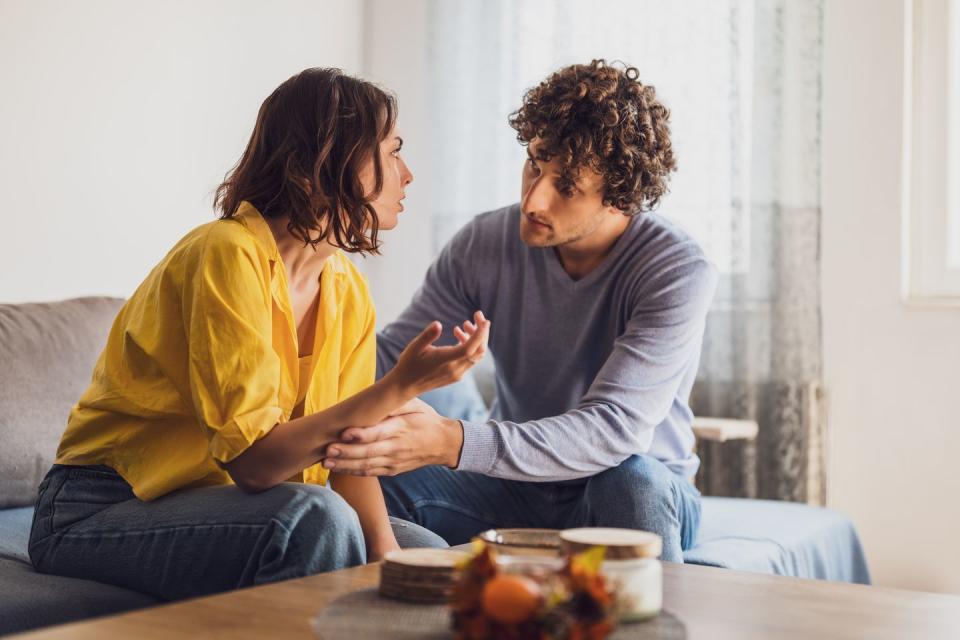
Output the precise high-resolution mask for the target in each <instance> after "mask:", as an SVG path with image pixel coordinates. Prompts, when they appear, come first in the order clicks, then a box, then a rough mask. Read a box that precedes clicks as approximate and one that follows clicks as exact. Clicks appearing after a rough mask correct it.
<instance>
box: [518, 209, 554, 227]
mask: <svg viewBox="0 0 960 640" xmlns="http://www.w3.org/2000/svg"><path fill="white" fill-rule="evenodd" d="M523 215H524V216H525V217H526V218H527V220H528V221H529V222H530V223H531V224H534V225H536V226H538V227H543V228H544V229H549V228H550V225H548V224H547V223H546V222H540V221H539V220H537V219H536V218H534V217H533V216H531V215H530V214H528V213H525V214H523Z"/></svg>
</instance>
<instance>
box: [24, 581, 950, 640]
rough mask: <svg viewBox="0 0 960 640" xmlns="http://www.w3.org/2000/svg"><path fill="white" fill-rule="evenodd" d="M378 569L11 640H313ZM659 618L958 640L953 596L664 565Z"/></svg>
mask: <svg viewBox="0 0 960 640" xmlns="http://www.w3.org/2000/svg"><path fill="white" fill-rule="evenodd" d="M378 572H379V567H378V566H377V565H367V566H364V567H355V568H353V569H345V570H343V571H337V572H334V573H327V574H321V575H316V576H310V577H308V578H300V579H296V580H288V581H286V582H280V583H276V584H271V585H266V586H263V587H256V588H252V589H243V590H240V591H234V592H231V593H225V594H220V595H216V596H209V597H206V598H198V599H196V600H189V601H185V602H180V603H174V604H168V605H163V606H159V607H154V608H151V609H142V610H140V611H134V612H131V613H126V614H121V615H117V616H111V617H106V618H100V619H96V620H90V621H86V622H77V623H72V624H67V625H62V626H59V627H52V628H49V629H44V630H40V631H35V632H31V633H27V634H23V635H21V636H17V637H18V638H24V639H26V638H29V639H31V640H40V639H44V640H55V639H56V640H62V639H64V638H78V639H86V638H89V639H90V640H104V639H105V638H141V639H145V640H153V639H156V640H161V639H162V640H167V639H169V638H223V639H224V640H245V639H247V638H250V639H254V638H256V639H260V638H291V639H304V640H307V639H313V638H314V637H315V636H314V634H313V631H312V629H311V626H310V620H311V618H312V617H313V616H314V615H316V613H317V611H318V610H319V609H320V608H321V607H323V606H324V605H326V604H327V603H329V602H331V601H332V600H333V599H335V598H337V597H339V596H341V595H344V594H346V593H349V592H351V591H355V590H357V589H365V588H369V587H372V586H375V585H376V583H377V580H378V577H379V573H378ZM664 609H665V610H667V611H669V612H670V613H672V614H673V615H674V616H675V617H676V618H678V619H679V620H681V621H682V622H683V624H684V625H685V627H686V632H687V638H689V639H690V640H697V639H700V638H703V639H710V640H721V639H724V638H731V639H736V640H750V639H753V638H756V639H758V640H759V639H763V640H768V639H771V638H776V639H788V638H798V639H800V638H802V639H804V640H808V639H811V638H813V639H816V640H824V639H826V638H851V639H853V638H856V639H858V640H859V639H863V638H868V639H870V640H881V639H884V638H890V639H893V638H897V639H901V638H918V639H922V640H933V639H935V638H943V639H947V638H949V639H951V640H956V639H957V638H960V596H950V595H941V594H933V593H923V592H915V591H901V590H897V589H885V588H880V587H865V586H862V585H851V584H840V583H835V582H822V581H816V580H800V579H796V578H784V577H781V576H769V575H763V574H753V573H742V572H738V571H729V570H727V569H714V568H709V567H698V566H692V565H674V564H664Z"/></svg>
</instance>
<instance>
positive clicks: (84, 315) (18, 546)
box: [0, 298, 156, 634]
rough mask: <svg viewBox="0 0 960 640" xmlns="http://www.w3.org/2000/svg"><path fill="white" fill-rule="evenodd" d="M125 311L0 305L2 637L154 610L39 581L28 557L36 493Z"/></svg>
mask: <svg viewBox="0 0 960 640" xmlns="http://www.w3.org/2000/svg"><path fill="white" fill-rule="evenodd" d="M122 304H123V301H122V300H117V299H113V298H81V299H77V300H68V301H64V302H54V303H44V304H22V305H0V367H2V369H0V436H2V442H3V447H2V448H0V478H2V482H0V634H3V633H12V632H15V631H23V630H26V629H32V628H35V627H41V626H46V625H51V624H57V623H60V622H68V621H71V620H79V619H82V618H89V617H92V616H98V615H104V614H110V613H116V612H119V611H126V610H129V609H134V608H137V607H145V606H148V605H151V604H154V603H156V600H155V599H154V598H152V597H150V596H147V595H144V594H142V593H136V592H134V591H128V590H127V589H121V588H118V587H113V586H110V585H105V584H100V583H98V582H92V581H89V580H76V579H73V578H61V577H59V576H48V575H42V574H39V573H36V572H35V571H34V570H33V567H32V566H31V565H30V559H29V558H28V557H27V539H28V537H29V535H30V522H31V518H32V515H33V506H32V505H33V504H34V501H35V499H36V495H37V485H39V484H40V480H42V479H43V476H44V474H45V473H46V472H47V470H48V469H49V468H50V465H51V464H52V463H53V456H54V453H55V452H56V448H57V443H58V442H59V440H60V435H61V433H63V429H64V426H65V425H66V417H67V415H68V414H69V412H70V408H71V407H72V406H73V405H74V403H75V402H76V401H77V398H79V397H80V394H81V393H82V392H83V390H84V388H85V387H86V385H87V383H88V382H89V380H90V373H91V371H93V364H94V362H96V359H97V356H98V355H99V354H100V351H101V349H103V345H104V342H105V340H106V336H107V331H108V330H109V328H110V325H111V323H112V322H113V319H114V317H115V316H116V315H117V311H119V309H120V306H121V305H122Z"/></svg>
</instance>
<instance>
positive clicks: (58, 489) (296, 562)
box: [30, 465, 445, 600]
mask: <svg viewBox="0 0 960 640" xmlns="http://www.w3.org/2000/svg"><path fill="white" fill-rule="evenodd" d="M394 532H395V533H396V534H397V537H398V542H400V543H401V545H407V546H445V543H444V542H443V541H442V540H440V539H439V538H437V537H436V536H435V535H433V534H431V533H430V532H428V531H424V530H423V529H422V528H420V527H417V526H416V525H413V524H409V523H403V522H399V521H395V522H394ZM30 560H31V561H32V562H33V566H34V567H35V568H36V569H37V570H38V571H40V572H42V573H52V574H56V575H62V576H70V577H76V578H86V579H89V580H97V581H99V582H106V583H109V584H113V585H117V586H120V587H126V588H128V589H133V590H135V591H140V592H142V593H147V594H150V595H153V596H155V597H158V598H161V599H164V600H177V599H181V598H188V597H193V596H200V595H206V594H210V593H216V592H220V591H227V590H230V589H236V588H240V587H247V586H252V585H258V584H265V583H268V582H275V581H277V580H285V579H287V578H295V577H300V576H306V575H311V574H314V573H321V572H324V571H332V570H335V569H342V568H344V567H350V566H353V565H358V564H363V563H364V562H365V561H366V551H365V545H364V539H363V533H362V531H361V529H360V522H359V519H358V518H357V514H356V512H355V511H354V510H353V509H352V508H351V507H350V506H349V505H348V504H347V503H346V501H344V499H343V498H341V497H340V496H339V495H338V494H337V493H335V492H334V491H332V490H331V489H329V488H327V487H322V486H317V485H309V484H300V483H284V484H281V485H278V486H276V487H273V488H272V489H270V490H268V491H264V492H262V493H257V494H246V493H244V492H243V491H241V490H240V489H238V488H237V487H235V486H217V487H204V488H199V489H184V490H181V491H175V492H173V493H170V494H167V495H165V496H162V497H160V498H158V499H156V500H153V501H151V502H142V501H141V500H139V499H137V498H136V496H134V494H133V491H132V490H131V488H130V485H128V484H127V482H126V481H125V480H124V479H123V478H122V477H120V475H119V474H117V473H116V472H115V471H114V470H113V469H111V468H110V467H106V466H101V465H96V466H62V465H54V466H53V468H52V469H51V470H50V472H49V473H48V474H47V476H46V477H45V478H44V480H43V482H42V483H41V484H40V490H39V496H38V498H37V506H36V511H35V512H34V518H33V528H32V529H31V531H30Z"/></svg>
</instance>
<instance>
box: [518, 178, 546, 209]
mask: <svg viewBox="0 0 960 640" xmlns="http://www.w3.org/2000/svg"><path fill="white" fill-rule="evenodd" d="M521 204H522V209H523V212H524V213H534V212H540V211H546V210H547V208H548V207H549V204H550V194H549V189H547V185H545V184H544V182H543V181H542V180H533V181H532V182H531V183H530V186H529V187H528V188H527V192H526V193H525V194H524V196H523V202H522V203H521Z"/></svg>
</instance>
